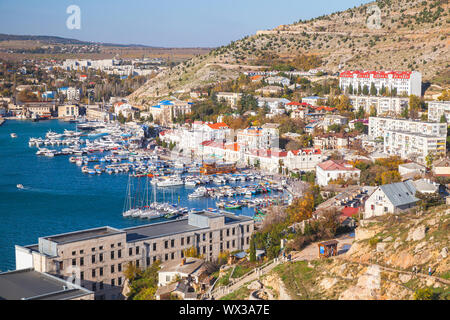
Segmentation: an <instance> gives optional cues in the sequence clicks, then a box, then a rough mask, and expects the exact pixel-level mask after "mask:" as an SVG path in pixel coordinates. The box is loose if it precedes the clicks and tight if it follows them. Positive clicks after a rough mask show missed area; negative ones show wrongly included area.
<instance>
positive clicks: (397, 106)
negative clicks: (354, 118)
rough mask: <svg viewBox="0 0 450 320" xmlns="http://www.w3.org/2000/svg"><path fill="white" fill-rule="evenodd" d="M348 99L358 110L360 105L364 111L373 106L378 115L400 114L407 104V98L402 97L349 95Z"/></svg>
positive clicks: (367, 111) (368, 111)
mask: <svg viewBox="0 0 450 320" xmlns="http://www.w3.org/2000/svg"><path fill="white" fill-rule="evenodd" d="M349 99H350V104H351V105H352V106H353V108H354V109H355V110H358V109H359V108H360V107H362V108H363V109H364V111H365V112H366V113H370V111H371V110H370V108H371V107H372V106H373V107H375V110H376V111H377V115H378V116H382V115H397V114H401V113H402V111H403V110H404V109H405V108H406V107H408V104H409V98H403V97H377V96H357V95H350V96H349Z"/></svg>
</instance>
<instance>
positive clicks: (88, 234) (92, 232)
mask: <svg viewBox="0 0 450 320" xmlns="http://www.w3.org/2000/svg"><path fill="white" fill-rule="evenodd" d="M123 232H124V231H122V230H119V229H115V228H111V227H101V228H95V229H88V230H81V231H75V232H69V233H63V234H58V235H54V236H48V237H43V238H44V239H46V240H49V241H53V242H56V243H58V244H64V243H69V242H76V241H81V240H87V239H90V238H98V237H104V236H110V235H114V234H119V233H123Z"/></svg>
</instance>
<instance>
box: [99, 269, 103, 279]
mask: <svg viewBox="0 0 450 320" xmlns="http://www.w3.org/2000/svg"><path fill="white" fill-rule="evenodd" d="M99 273H100V277H101V276H103V268H100V270H99Z"/></svg>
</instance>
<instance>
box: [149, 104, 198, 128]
mask: <svg viewBox="0 0 450 320" xmlns="http://www.w3.org/2000/svg"><path fill="white" fill-rule="evenodd" d="M191 106H192V102H188V101H182V100H178V99H175V100H162V101H160V102H159V103H158V104H156V105H154V106H151V107H150V108H149V110H148V112H149V113H151V115H152V117H153V119H155V120H159V121H161V122H162V124H168V123H172V119H174V118H177V117H178V116H180V115H185V114H189V113H191Z"/></svg>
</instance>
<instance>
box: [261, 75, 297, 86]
mask: <svg viewBox="0 0 450 320" xmlns="http://www.w3.org/2000/svg"><path fill="white" fill-rule="evenodd" d="M266 82H267V83H268V84H270V85H272V84H279V85H282V86H288V85H289V84H290V83H291V81H290V80H289V79H288V78H285V77H281V76H275V77H268V78H267V79H266Z"/></svg>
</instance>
